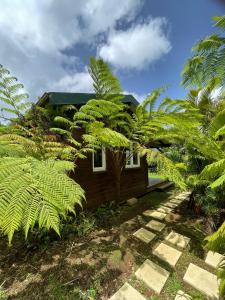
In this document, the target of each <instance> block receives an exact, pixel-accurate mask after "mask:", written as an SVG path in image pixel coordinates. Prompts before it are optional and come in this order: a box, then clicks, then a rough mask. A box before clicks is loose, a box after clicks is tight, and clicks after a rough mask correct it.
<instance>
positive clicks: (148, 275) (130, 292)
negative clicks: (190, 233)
mask: <svg viewBox="0 0 225 300" xmlns="http://www.w3.org/2000/svg"><path fill="white" fill-rule="evenodd" d="M169 184H170V183H169ZM190 194H191V193H189V192H184V193H181V194H180V195H178V196H176V197H175V199H173V200H171V201H169V202H167V203H164V204H163V205H161V206H160V207H159V208H158V209H157V210H146V211H144V212H143V215H145V216H148V217H151V218H153V219H158V220H163V219H164V218H165V217H166V215H167V213H170V212H171V211H172V210H173V209H174V208H175V207H177V206H178V205H180V204H181V203H182V202H183V201H185V200H188V199H189V196H190ZM130 200H132V201H131V202H133V199H130ZM146 227H148V228H150V229H152V230H154V231H157V232H158V233H159V232H161V231H162V230H163V229H164V228H165V227H166V224H164V223H162V222H159V221H156V220H151V221H150V222H148V223H147V224H146ZM133 235H134V236H135V237H136V238H138V239H140V240H141V241H143V242H145V243H149V242H150V241H152V240H153V239H154V238H155V236H156V234H155V233H153V232H151V231H149V230H147V229H145V228H140V229H139V230H137V231H136V232H135V233H133ZM165 240H166V241H167V242H169V243H171V244H173V245H175V246H177V247H180V248H185V247H186V246H187V245H188V243H189V241H190V238H188V237H186V236H183V235H181V234H179V233H177V232H175V231H171V232H170V234H169V235H168V236H167V237H166V238H165ZM152 253H153V254H154V255H155V256H157V257H158V258H160V259H161V260H163V261H165V262H167V263H168V264H169V265H171V266H172V267H175V265H176V263H177V262H178V260H179V258H180V257H181V255H182V252H181V251H179V250H177V249H175V248H173V247H171V246H169V245H167V244H165V243H163V242H162V243H160V244H159V245H158V246H157V247H156V248H155V249H154V250H153V251H152ZM223 259H225V257H224V256H223V255H221V254H219V253H216V252H215V253H214V252H212V251H209V252H208V253H207V256H206V259H205V262H206V263H207V264H208V265H210V266H212V267H214V268H217V267H218V265H219V264H220V262H221V261H222V260H223ZM135 275H136V277H137V279H139V280H141V281H143V282H144V283H145V284H146V285H147V286H148V287H149V288H150V289H152V290H153V291H154V292H156V293H157V294H160V293H161V291H162V289H163V287H164V285H165V283H166V281H167V279H168V277H169V275H170V273H169V272H168V271H167V270H165V269H164V268H162V267H160V266H159V265H158V264H156V263H154V262H152V261H151V260H149V259H147V260H145V262H144V263H143V264H142V265H141V266H140V267H139V269H138V270H137V271H136V273H135ZM183 280H184V281H185V282H186V283H188V284H190V285H191V286H192V287H193V288H195V289H196V290H198V291H199V292H201V293H203V294H205V295H206V296H207V299H208V297H209V298H210V299H219V288H218V281H217V277H216V275H214V274H212V273H210V272H208V271H206V270H204V269H202V268H200V267H198V266H197V265H194V264H192V263H190V264H189V266H188V268H187V270H186V273H185V275H184V278H183ZM191 299H192V297H191V296H190V295H188V294H186V293H185V292H183V291H181V290H180V291H178V292H177V294H176V296H175V298H174V300H191ZM110 300H146V298H145V297H144V296H143V295H141V294H140V293H139V292H138V291H137V290H136V289H135V288H133V287H132V286H131V285H129V284H128V283H125V284H124V285H123V286H122V287H121V288H120V289H119V290H118V291H117V292H116V293H115V294H114V295H113V296H112V297H111V298H110Z"/></svg>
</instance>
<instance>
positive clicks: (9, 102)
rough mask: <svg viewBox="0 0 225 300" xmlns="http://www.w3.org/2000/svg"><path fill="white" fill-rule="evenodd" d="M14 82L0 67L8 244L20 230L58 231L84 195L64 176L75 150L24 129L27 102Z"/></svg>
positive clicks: (1, 198) (0, 175)
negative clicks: (37, 228)
mask: <svg viewBox="0 0 225 300" xmlns="http://www.w3.org/2000/svg"><path fill="white" fill-rule="evenodd" d="M14 80H15V79H14V77H11V76H9V72H8V71H6V70H5V69H3V68H1V89H0V92H1V93H0V95H1V100H2V102H4V105H3V108H2V111H4V112H6V113H7V117H5V116H3V119H4V120H5V121H6V120H8V121H11V122H10V125H8V126H0V170H1V172H0V230H1V231H2V233H3V234H5V235H7V236H8V241H9V244H11V242H12V238H13V235H14V233H15V231H17V230H23V231H24V234H25V238H27V236H28V233H29V231H31V230H32V229H33V228H34V227H35V226H38V227H39V229H40V230H41V229H43V228H45V229H47V230H50V229H52V230H54V231H55V232H56V233H57V234H60V231H59V228H60V226H59V225H60V220H61V219H62V218H64V219H65V218H66V216H67V214H68V212H70V213H73V214H75V206H76V205H81V201H82V199H83V198H84V191H83V190H82V188H81V187H80V186H79V185H78V184H76V183H75V182H74V181H73V180H72V179H70V178H69V176H68V175H69V173H70V172H71V171H72V170H73V169H74V162H73V160H74V157H75V156H77V155H79V150H77V149H75V148H74V147H71V146H68V145H67V146H66V145H64V144H62V143H58V142H57V140H56V139H55V138H54V136H49V135H46V136H43V135H40V134H39V130H38V128H34V127H32V128H30V126H29V127H26V119H25V116H24V110H25V108H26V107H27V105H26V103H24V102H23V99H24V95H23V94H19V93H18V94H17V93H16V91H18V89H20V88H21V87H22V86H21V85H14V83H13V82H14ZM9 113H10V114H11V116H13V120H11V119H10V117H9V116H8V114H9ZM12 121H13V122H12ZM12 124H13V125H12ZM70 160H71V161H70Z"/></svg>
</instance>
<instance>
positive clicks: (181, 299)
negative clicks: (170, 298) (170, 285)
mask: <svg viewBox="0 0 225 300" xmlns="http://www.w3.org/2000/svg"><path fill="white" fill-rule="evenodd" d="M191 299H192V297H191V296H190V295H188V294H185V292H183V291H181V290H180V291H178V292H177V294H176V297H175V298H174V300H191Z"/></svg>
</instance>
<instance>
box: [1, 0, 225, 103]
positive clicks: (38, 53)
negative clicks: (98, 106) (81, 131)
mask: <svg viewBox="0 0 225 300" xmlns="http://www.w3.org/2000/svg"><path fill="white" fill-rule="evenodd" d="M224 13H225V1H222V0H220V1H219V0H123V1H121V0H85V1H84V0H64V1H62V0H23V1H21V0H1V9H0V64H2V65H3V66H4V67H6V68H8V69H9V70H10V71H11V73H12V74H13V75H15V76H16V77H17V78H18V79H19V81H20V82H22V83H23V84H24V86H25V88H26V90H27V91H28V93H29V95H30V100H31V101H34V102H35V101H36V100H37V97H39V96H41V95H42V94H43V93H44V92H49V91H55V92H56V91H61V92H91V91H92V81H91V78H90V76H89V74H88V63H89V57H90V56H95V57H101V58H103V59H104V60H105V61H106V62H108V63H109V64H110V66H111V67H112V70H113V71H114V72H115V74H116V75H117V76H118V77H119V79H120V81H121V84H122V87H123V89H124V91H125V92H126V93H132V94H133V95H134V96H135V97H136V98H137V100H139V101H142V100H143V99H144V97H146V95H147V94H148V93H150V92H151V90H152V89H154V88H157V87H161V86H165V85H169V88H168V90H167V91H166V94H165V96H170V97H171V98H177V99H178V98H179V99H181V98H184V97H185V95H186V94H187V91H185V90H184V89H183V88H182V87H181V86H180V81H181V77H180V72H181V69H182V66H183V65H184V63H185V61H186V59H187V58H188V57H190V55H191V48H192V46H193V44H194V43H196V42H197V41H198V40H199V39H200V38H203V37H205V36H206V35H209V34H211V33H212V32H214V31H215V29H214V28H213V27H212V24H213V22H212V20H211V17H212V16H214V15H223V14H224Z"/></svg>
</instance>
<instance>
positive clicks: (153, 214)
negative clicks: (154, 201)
mask: <svg viewBox="0 0 225 300" xmlns="http://www.w3.org/2000/svg"><path fill="white" fill-rule="evenodd" d="M143 215H145V216H148V217H152V218H154V219H158V220H163V219H164V218H165V217H166V214H165V213H162V212H160V211H157V210H154V211H149V210H146V211H144V212H143Z"/></svg>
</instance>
